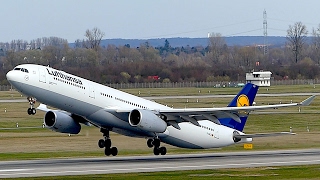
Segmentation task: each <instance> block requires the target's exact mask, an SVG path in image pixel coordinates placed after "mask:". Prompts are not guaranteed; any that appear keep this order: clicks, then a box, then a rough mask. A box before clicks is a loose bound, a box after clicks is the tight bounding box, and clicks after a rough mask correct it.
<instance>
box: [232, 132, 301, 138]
mask: <svg viewBox="0 0 320 180" xmlns="http://www.w3.org/2000/svg"><path fill="white" fill-rule="evenodd" d="M284 135H296V133H291V132H278V133H261V134H242V135H241V134H237V135H234V136H233V137H235V138H240V139H241V138H257V137H271V136H284Z"/></svg>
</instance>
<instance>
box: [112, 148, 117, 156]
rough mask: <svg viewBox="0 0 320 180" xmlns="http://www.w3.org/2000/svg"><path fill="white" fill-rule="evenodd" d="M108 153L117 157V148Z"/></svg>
mask: <svg viewBox="0 0 320 180" xmlns="http://www.w3.org/2000/svg"><path fill="white" fill-rule="evenodd" d="M110 151H111V154H112V156H116V155H118V149H117V147H112V148H111V149H110Z"/></svg>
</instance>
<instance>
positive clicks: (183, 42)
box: [69, 36, 311, 48]
mask: <svg viewBox="0 0 320 180" xmlns="http://www.w3.org/2000/svg"><path fill="white" fill-rule="evenodd" d="M224 38H225V41H226V43H227V45H228V46H252V45H263V44H264V37H263V36H232V37H224ZM166 39H167V40H168V41H169V43H170V45H171V46H172V47H182V46H183V47H186V46H190V47H194V46H203V47H206V46H208V38H180V37H177V38H159V39H103V40H102V41H101V46H103V47H107V46H108V45H109V44H113V45H115V46H124V45H126V44H129V45H130V47H132V48H133V47H139V46H140V45H141V44H143V43H145V42H147V41H148V42H149V44H150V45H151V46H153V47H159V46H163V45H164V42H165V40H166ZM307 40H308V41H309V42H310V40H311V38H310V37H308V39H307ZM286 41H287V39H286V37H282V36H268V37H267V42H268V44H269V45H270V46H274V47H279V46H283V45H285V43H286ZM69 45H70V46H71V47H74V43H70V44H69Z"/></svg>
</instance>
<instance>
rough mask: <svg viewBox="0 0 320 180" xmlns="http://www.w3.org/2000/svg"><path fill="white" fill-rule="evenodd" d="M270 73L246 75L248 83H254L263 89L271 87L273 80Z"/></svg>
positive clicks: (260, 72) (262, 72) (259, 72)
mask: <svg viewBox="0 0 320 180" xmlns="http://www.w3.org/2000/svg"><path fill="white" fill-rule="evenodd" d="M271 74H272V73H271V72H270V71H258V72H250V73H246V82H247V83H252V84H255V85H258V86H262V87H268V86H270V79H271Z"/></svg>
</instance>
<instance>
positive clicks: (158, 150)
mask: <svg viewBox="0 0 320 180" xmlns="http://www.w3.org/2000/svg"><path fill="white" fill-rule="evenodd" d="M147 145H148V147H149V148H152V147H153V154H154V155H159V154H161V155H166V154H167V148H166V147H164V146H162V147H160V139H159V138H157V137H155V138H153V139H148V140H147Z"/></svg>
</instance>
